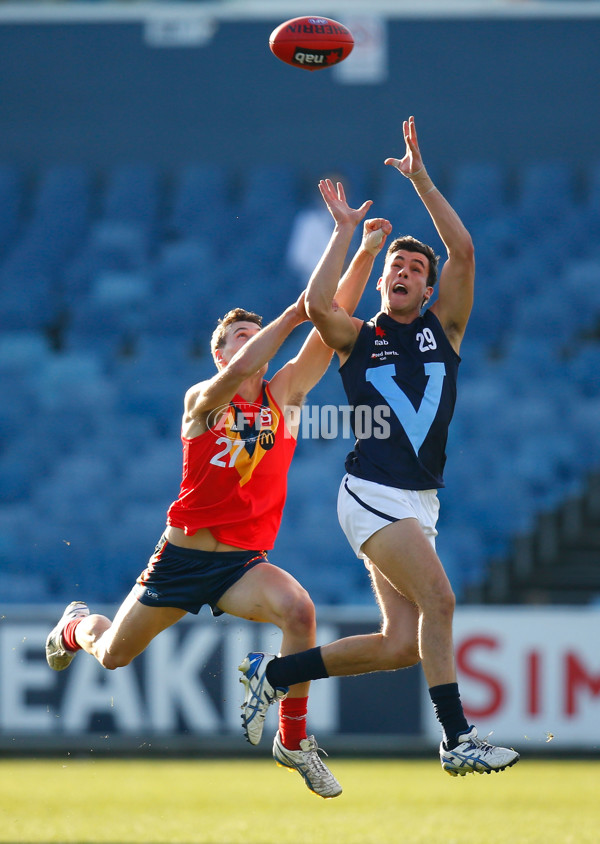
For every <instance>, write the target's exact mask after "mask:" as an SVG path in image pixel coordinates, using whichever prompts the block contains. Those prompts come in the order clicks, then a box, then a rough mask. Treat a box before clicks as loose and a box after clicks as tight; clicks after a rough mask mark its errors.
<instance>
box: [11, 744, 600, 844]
mask: <svg viewBox="0 0 600 844" xmlns="http://www.w3.org/2000/svg"><path fill="white" fill-rule="evenodd" d="M330 763H331V768H332V770H333V771H334V773H335V774H336V776H337V777H338V779H339V780H340V782H341V783H342V785H343V787H344V793H343V794H342V795H341V796H340V797H338V798H336V799H334V800H322V799H321V798H318V797H316V796H314V795H313V794H311V793H310V792H309V791H308V790H307V788H306V787H305V785H304V784H303V782H302V780H301V779H300V777H299V776H298V775H297V774H295V773H292V772H288V771H285V770H283V769H281V768H278V767H276V766H275V764H274V763H273V762H271V760H269V759H260V760H257V761H245V760H244V761H239V760H227V761H223V762H218V761H212V760H199V761H192V760H185V761H171V760H156V761H155V760H149V761H129V760H122V761H112V760H104V759H102V760H97V761H83V760H73V761H70V760H64V759H63V760H40V761H35V760H34V761H31V760H3V761H2V762H0V842H12V844H14V843H15V842H28V844H40V842H65V843H66V842H81V844H84V842H85V844H89V842H112V843H113V844H117V843H118V844H130V842H140V843H141V844H167V842H169V843H170V842H181V844H205V843H206V844H208V842H211V844H212V843H213V842H214V844H237V843H238V842H240V844H271V843H272V844H276V842H277V844H359V842H360V844H367V842H373V844H375V842H377V844H388V842H390V844H391V843H392V842H393V843H394V844H396V842H407V844H421V842H422V844H437V843H438V842H439V844H452V842H463V843H464V842H466V844H470V842H481V841H485V842H490V844H494V842H498V844H500V842H502V844H505V842H532V843H533V842H535V843H536V844H538V842H539V844H554V843H555V842H557V843H558V842H561V844H567V842H569V844H570V843H571V842H572V844H584V842H590V843H591V842H594V844H596V842H598V841H600V792H599V786H600V762H594V761H583V762H582V761H577V762H575V761H559V760H553V761H548V762H545V761H521V762H520V763H519V764H518V765H517V766H516V767H514V768H512V769H511V770H509V771H505V772H504V773H501V774H491V775H485V776H475V775H472V776H468V777H465V778H460V779H459V778H453V777H449V776H447V775H446V774H444V773H443V772H442V771H441V769H440V767H439V764H438V763H437V762H436V760H435V759H431V760H427V761H421V760H419V761H411V760H409V761H406V760H402V761H390V760H370V759H360V760H349V759H338V760H335V759H331V760H330Z"/></svg>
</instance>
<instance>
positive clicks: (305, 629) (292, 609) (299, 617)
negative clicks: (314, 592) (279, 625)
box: [282, 589, 317, 635]
mask: <svg viewBox="0 0 600 844" xmlns="http://www.w3.org/2000/svg"><path fill="white" fill-rule="evenodd" d="M282 617H283V619H284V622H285V627H286V629H287V630H288V631H289V632H293V633H294V634H296V635H306V634H310V633H313V632H314V630H315V629H316V626H317V620H316V613H315V605H314V604H313V602H312V600H311V598H310V595H309V594H308V592H307V591H306V590H305V589H299V590H298V591H297V592H295V593H294V595H290V597H289V598H288V599H287V600H286V601H285V606H284V607H282Z"/></svg>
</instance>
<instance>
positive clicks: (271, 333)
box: [183, 292, 307, 436]
mask: <svg viewBox="0 0 600 844" xmlns="http://www.w3.org/2000/svg"><path fill="white" fill-rule="evenodd" d="M306 319H307V315H306V311H305V307H304V292H303V293H302V294H301V295H300V297H299V299H298V301H297V302H295V303H294V304H293V305H290V306H289V307H288V308H286V310H285V311H284V312H283V313H282V314H280V316H278V317H277V318H276V319H274V320H273V322H271V323H269V325H267V326H266V327H265V328H263V329H259V328H258V326H254V327H253V328H252V327H250V326H248V328H247V330H248V332H249V333H250V332H253V336H249V337H248V338H247V342H243V345H242V347H241V348H240V349H239V350H238V351H237V352H236V353H235V354H234V355H233V357H232V358H231V360H230V361H229V362H227V363H226V365H224V366H223V368H222V369H220V370H219V372H217V373H216V374H215V375H214V376H213V377H212V378H210V379H209V380H208V381H201V382H200V383H198V384H195V385H194V386H193V387H191V388H190V389H189V390H188V391H187V393H186V395H185V401H184V418H183V424H184V430H187V431H188V433H186V436H198V435H199V434H201V433H203V431H204V430H205V429H206V427H205V426H206V416H207V415H208V413H210V411H211V410H214V409H215V408H217V407H220V406H221V405H226V404H228V403H229V402H230V401H231V399H232V398H233V396H234V395H235V394H236V393H237V392H238V390H239V388H240V386H241V385H242V384H243V383H244V382H245V381H248V380H249V379H252V378H255V379H256V385H255V386H256V392H258V390H259V388H260V384H261V382H262V378H263V375H264V371H265V368H266V366H267V364H268V362H269V361H270V360H271V358H272V357H273V355H274V354H275V353H276V352H277V350H278V349H279V347H280V346H281V344H282V343H283V341H284V340H285V339H286V338H287V337H288V336H289V334H290V333H291V332H292V331H293V330H294V328H296V326H298V325H300V324H301V323H302V322H305V321H306ZM244 325H247V324H244ZM237 330H238V331H239V330H243V327H242V328H238V329H237ZM243 339H244V338H240V341H243ZM190 429H192V430H190Z"/></svg>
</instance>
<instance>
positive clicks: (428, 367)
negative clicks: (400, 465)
mask: <svg viewBox="0 0 600 844" xmlns="http://www.w3.org/2000/svg"><path fill="white" fill-rule="evenodd" d="M424 366H425V374H426V375H427V376H428V379H427V386H426V387H425V393H424V394H423V398H422V399H421V405H420V407H419V409H418V410H415V409H414V407H413V406H412V403H411V401H410V399H409V398H408V396H406V394H405V393H404V392H403V391H402V390H401V389H400V387H399V386H398V384H397V383H396V382H395V381H394V375H395V374H396V367H395V366H394V364H393V363H388V364H385V365H384V366H377V367H374V368H373V369H367V371H366V373H365V377H366V379H367V381H370V382H371V384H372V385H373V386H374V387H375V389H376V390H377V392H378V393H381V395H382V396H383V398H384V399H385V400H386V402H387V403H388V404H389V406H390V407H391V408H392V410H393V411H394V413H395V414H396V416H397V418H398V421H399V422H400V424H401V425H402V427H403V428H404V430H405V431H406V436H407V437H408V439H409V440H410V442H411V445H412V447H413V448H414V450H415V453H416V454H418V453H419V449H420V448H421V446H422V445H423V443H424V441H425V437H426V436H427V434H428V433H429V429H430V428H431V426H432V424H433V420H434V419H435V415H436V413H437V412H438V407H439V406H440V399H441V397H442V387H443V386H444V378H445V376H446V365H445V364H444V363H437V362H436V363H426V364H425V365H424Z"/></svg>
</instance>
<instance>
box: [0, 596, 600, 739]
mask: <svg viewBox="0 0 600 844" xmlns="http://www.w3.org/2000/svg"><path fill="white" fill-rule="evenodd" d="M94 609H96V608H94ZM114 609H115V608H114V607H105V608H101V610H102V611H104V612H106V613H107V614H109V615H112V614H113V612H114ZM61 612H62V607H49V606H48V607H40V606H33V605H30V606H4V607H1V608H0V753H2V754H4V755H8V754H15V755H18V754H26V753H29V754H32V753H33V754H41V753H69V754H74V753H94V754H111V753H135V754H138V753H154V754H158V755H160V754H177V755H188V754H189V755H192V754H202V753H206V754H210V753H213V752H214V753H224V752H227V753H230V754H235V755H242V754H244V753H246V752H251V753H263V752H264V753H268V752H269V744H270V741H268V740H266V741H265V742H264V747H261V748H251V747H249V746H248V745H247V744H246V742H245V741H244V739H243V735H242V730H241V721H240V703H241V700H242V695H243V692H242V686H241V685H240V684H239V682H238V678H239V673H238V671H237V666H238V664H239V662H240V661H241V659H242V658H243V657H244V656H245V654H246V653H247V652H248V651H249V650H265V651H268V652H275V651H277V649H278V647H279V641H280V635H279V631H277V630H276V629H275V628H273V627H271V626H268V625H258V624H251V623H248V622H244V621H241V620H239V619H234V618H230V617H227V616H223V617H221V618H219V619H218V620H214V619H213V618H212V616H211V615H210V613H209V612H208V611H205V610H203V611H202V612H201V613H200V615H199V616H198V617H197V618H196V617H192V616H189V615H188V616H186V617H185V618H184V619H183V620H182V621H181V622H180V623H179V624H177V625H175V626H174V627H171V628H169V629H167V630H165V631H163V633H161V634H160V636H158V637H157V638H156V639H155V640H154V641H153V642H152V643H151V645H150V646H149V647H148V648H147V650H146V651H145V652H144V653H143V654H141V655H140V656H139V657H138V658H137V659H136V660H134V662H133V663H132V664H131V665H129V666H127V667H124V668H120V669H117V670H116V671H106V670H105V669H103V668H101V667H100V665H99V664H98V663H97V662H96V660H94V659H92V658H91V657H89V656H87V655H85V654H79V655H78V656H77V657H76V658H75V660H74V661H73V663H72V664H71V666H70V667H69V669H68V670H67V671H64V672H54V671H52V670H51V669H50V668H49V667H48V666H47V664H46V661H45V657H44V642H45V638H46V636H47V634H48V631H49V629H50V628H51V627H52V626H53V624H54V623H55V621H56V618H57V616H58V615H59V614H60V613H61ZM318 619H319V628H318V642H319V643H325V642H327V641H330V640H332V639H335V638H337V637H339V636H347V635H353V634H357V633H368V632H373V631H375V630H377V629H378V626H379V618H378V615H377V612H376V611H375V609H374V608H370V607H364V606H363V607H354V608H352V607H345V608H342V607H340V608H335V609H334V608H327V607H323V608H320V609H319V610H318ZM455 641H456V657H457V665H458V672H459V680H460V684H461V693H462V700H463V704H464V707H465V711H466V714H467V717H468V719H469V720H470V721H472V722H475V723H476V724H477V726H478V729H479V731H480V734H481V735H485V734H487V733H489V732H491V731H493V733H494V741H500V742H504V743H508V744H511V745H514V746H515V747H518V748H519V750H520V751H522V752H523V753H529V754H530V755H540V754H545V755H556V754H562V753H564V754H569V753H582V754H587V753H592V754H597V753H598V750H599V748H600V656H599V654H598V647H597V643H598V641H600V609H599V608H586V609H582V608H579V607H578V608H568V607H552V608H541V607H539V608H535V607H518V608H517V607H507V608H491V607H486V608H480V607H460V608H459V609H458V611H457V615H456V619H455ZM275 717H276V712H275V709H273V710H272V711H271V712H270V713H269V716H268V723H267V727H266V730H267V735H272V734H274V732H275V730H276V722H275ZM309 726H310V730H311V731H314V732H315V734H316V735H318V737H319V741H320V742H322V743H323V745H324V746H325V747H326V748H327V749H328V750H335V751H336V752H343V753H346V754H394V755H401V754H416V753H421V752H424V751H426V750H433V749H434V748H435V746H436V745H437V744H438V742H439V738H440V735H439V728H438V726H437V724H436V722H435V720H434V718H433V715H432V709H431V703H430V701H429V699H428V693H427V689H426V686H425V682H424V678H423V674H422V671H421V669H420V667H413V668H409V669H405V670H403V671H396V672H381V673H378V674H373V675H370V676H363V677H351V678H329V679H326V680H320V681H317V682H315V683H314V684H313V686H312V689H311V696H310V725H309Z"/></svg>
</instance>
